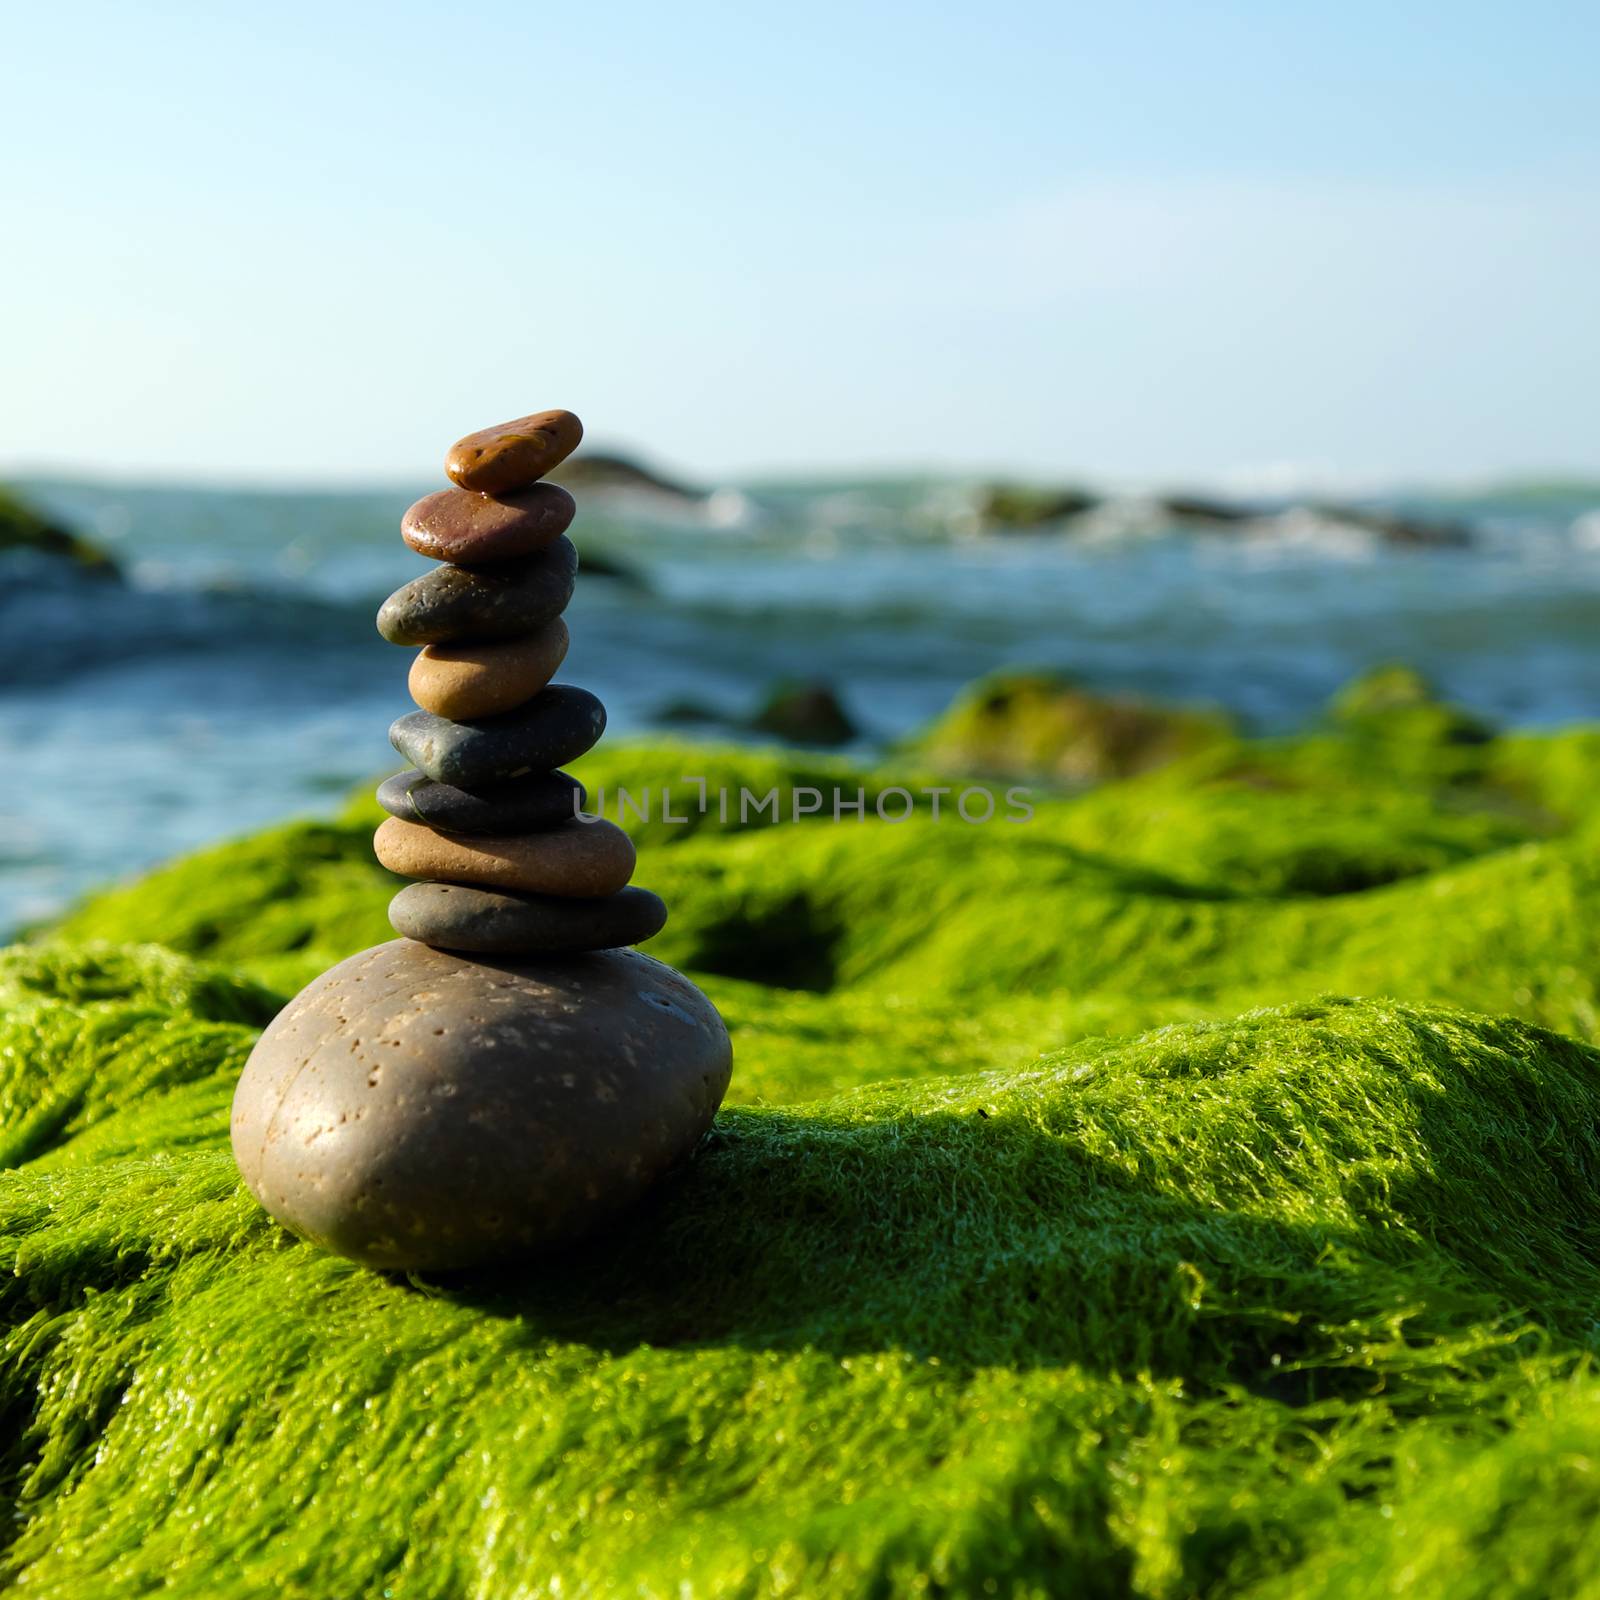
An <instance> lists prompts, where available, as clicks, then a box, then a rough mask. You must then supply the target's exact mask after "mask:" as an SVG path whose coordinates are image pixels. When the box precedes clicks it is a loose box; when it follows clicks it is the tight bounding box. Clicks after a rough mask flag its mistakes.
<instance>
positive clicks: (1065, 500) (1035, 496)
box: [977, 483, 1100, 533]
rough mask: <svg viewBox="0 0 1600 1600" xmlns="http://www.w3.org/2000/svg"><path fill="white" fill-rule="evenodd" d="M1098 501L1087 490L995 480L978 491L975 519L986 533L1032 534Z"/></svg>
mask: <svg viewBox="0 0 1600 1600" xmlns="http://www.w3.org/2000/svg"><path fill="white" fill-rule="evenodd" d="M1099 504H1100V496H1099V495H1096V494H1091V493H1089V491H1088V490H1086V489H1076V488H1065V489H1048V488H1046V489H1040V488H1033V487H1030V486H1028V485H1026V484H1016V483H995V484H989V485H988V486H987V487H985V488H984V489H982V490H980V491H979V495H978V506H977V512H978V522H979V526H980V527H982V528H983V529H984V530H985V531H986V532H989V533H1032V532H1034V531H1035V530H1037V529H1040V528H1046V527H1049V526H1050V525H1051V524H1052V523H1057V522H1064V521H1066V520H1067V519H1068V518H1070V517H1080V516H1082V515H1083V513H1084V512H1086V511H1093V510H1094V508H1095V507H1096V506H1098V505H1099Z"/></svg>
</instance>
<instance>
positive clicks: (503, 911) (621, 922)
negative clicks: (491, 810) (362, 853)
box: [389, 883, 667, 955]
mask: <svg viewBox="0 0 1600 1600" xmlns="http://www.w3.org/2000/svg"><path fill="white" fill-rule="evenodd" d="M389 923H390V926H391V927H393V929H394V931H395V932H396V933H398V934H400V935H402V936H403V937H404V938H407V939H415V940H417V941H418V942H419V943H421V944H430V945H433V946H434V947H435V948H436V949H439V950H478V951H488V952H492V953H497V954H501V955H560V954H563V953H572V952H576V951H582V950H617V949H620V948H622V947H623V946H624V945H630V944H643V943H644V941H645V940H646V939H653V938H654V937H655V936H656V935H657V934H658V933H660V932H661V930H662V929H663V928H664V927H665V926H666V924H667V907H666V902H665V901H664V900H662V899H661V897H660V896H659V895H654V894H651V892H650V891H649V890H648V889H637V888H631V887H630V888H627V889H622V890H619V891H618V892H617V893H616V894H608V895H601V896H599V897H598V898H596V899H593V900H575V899H570V898H568V897H566V896H564V895H553V894H506V893H504V892H503V891H498V890H494V889H475V888H472V887H470V886H468V885H466V884H459V883H413V884H410V885H408V886H407V887H406V888H404V889H402V890H401V891H400V892H399V894H397V895H396V896H395V897H394V899H393V900H391V901H390V902H389Z"/></svg>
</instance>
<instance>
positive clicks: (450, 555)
mask: <svg viewBox="0 0 1600 1600" xmlns="http://www.w3.org/2000/svg"><path fill="white" fill-rule="evenodd" d="M577 511H578V506H577V502H576V501H575V500H574V499H573V498H572V496H571V495H570V494H568V493H567V491H566V490H565V489H563V488H560V487H559V486H558V485H556V484H553V483H536V484H533V485H531V486H530V487H529V488H526V489H519V490H517V491H516V492H514V493H512V494H506V495H488V494H474V493H473V492H472V491H471V490H470V489H440V490H438V491H437V492H435V493H434V494H429V495H424V496H423V497H422V499H420V500H419V501H417V503H416V504H415V505H414V506H412V507H411V509H410V510H409V511H407V512H406V514H405V516H404V517H402V518H401V520H400V537H401V538H402V539H404V540H405V542H406V543H407V544H408V545H410V546H411V548H412V549H413V550H415V551H416V552H417V554H418V555H419V556H428V557H429V558H430V559H432V560H434V561H454V562H456V563H457V564H458V565H460V566H463V567H470V566H472V565H474V564H475V563H484V562H494V561H514V560H515V559H516V558H517V557H518V556H527V555H532V554H533V552H534V551H535V550H542V549H544V547H545V546H546V545H547V544H550V543H551V542H552V541H554V540H555V539H557V538H559V537H560V536H561V535H562V534H563V533H565V532H566V531H567V529H568V528H570V527H571V526H572V519H573V517H574V516H576V515H577Z"/></svg>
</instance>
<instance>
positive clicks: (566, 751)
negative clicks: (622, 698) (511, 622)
mask: <svg viewBox="0 0 1600 1600" xmlns="http://www.w3.org/2000/svg"><path fill="white" fill-rule="evenodd" d="M605 727H606V708H605V707H604V706H603V705H601V704H600V702H599V700H597V699H596V698H595V697H594V696H593V695H592V694H590V693H589V691H588V690H587V689H579V688H577V687H576V686H575V685H573V684H570V683H552V684H551V685H550V686H549V687H548V688H546V689H541V690H540V691H539V692H538V694H536V695H535V696H534V697H533V699H531V700H530V701H529V702H528V703H527V704H526V705H524V706H518V707H517V709H516V710H515V711H507V712H506V713H505V714H504V715H503V716H498V717H488V718H486V719H485V720H484V721H482V722H451V721H450V720H449V719H448V718H446V717H436V716H435V715H434V714H433V713H432V712H431V711H408V712H407V713H406V714H405V715H404V716H403V717H398V718H396V720H395V721H394V723H393V724H392V725H391V726H390V728H389V743H390V744H392V745H393V746H394V747H395V749H396V750H398V751H399V752H400V754H401V755H403V756H404V757H405V758H406V760H407V761H409V762H410V763H411V765H412V766H414V767H418V768H420V769H421V770H422V771H423V772H425V773H427V775H428V776H429V777H430V778H432V779H434V780H435V781H436V782H438V783H448V784H450V785H451V786H452V787H453V788H457V789H470V790H473V791H474V792H475V791H477V790H478V789H480V788H482V787H483V786H484V785H485V784H498V783H504V782H506V781H507V780H508V779H510V778H519V777H521V776H522V775H523V773H525V772H550V771H553V770H554V769H555V768H556V767H564V766H565V765H566V764H567V762H569V761H574V760H576V759H577V758H578V757H579V756H581V755H582V754H583V753H584V751H585V750H588V749H590V748H591V747H592V746H593V745H594V744H595V743H596V742H597V741H598V740H599V738H600V735H601V734H602V733H604V732H605Z"/></svg>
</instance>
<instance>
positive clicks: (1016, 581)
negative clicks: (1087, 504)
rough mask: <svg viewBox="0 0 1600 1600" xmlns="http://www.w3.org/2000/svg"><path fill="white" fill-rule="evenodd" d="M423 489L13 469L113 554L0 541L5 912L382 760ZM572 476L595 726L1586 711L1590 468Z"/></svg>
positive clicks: (271, 810)
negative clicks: (1006, 531)
mask: <svg viewBox="0 0 1600 1600" xmlns="http://www.w3.org/2000/svg"><path fill="white" fill-rule="evenodd" d="M425 487H426V486H418V488H416V489H414V490H409V489H404V488H402V489H398V490H395V491H393V492H362V493H338V494H335V493H264V492H246V491H239V490H221V489H168V488H149V487H138V488H131V487H126V486H115V485H104V484H83V483H37V484H31V485H24V489H25V490H26V492H27V493H28V494H29V495H30V497H31V498H33V499H34V500H35V501H37V502H39V503H41V504H44V505H46V506H48V507H50V508H51V509H53V510H54V511H56V512H57V513H58V514H59V515H61V516H62V517H63V518H66V519H68V520H70V521H71V522H72V523H73V525H74V526H76V527H78V528H80V529H81V530H82V531H83V532H85V533H86V534H88V535H89V536H90V537H91V538H93V539H95V540H96V541H97V542H99V543H101V544H102V545H104V546H105V547H106V548H107V549H108V550H110V551H111V553H112V554H113V555H114V556H115V557H116V558H117V560H118V561H119V562H120V563H121V564H122V566H123V569H124V571H125V573H126V576H127V582H126V583H125V584H116V583H107V582H103V581H94V580H90V579H85V578H81V577H78V576H76V575H74V574H71V573H68V572H65V571H63V570H62V568H61V565H60V564H59V563H56V562H52V561H48V560H41V559H38V558H27V557H22V556H11V557H0V579H3V580H4V581H3V582H0V756H3V759H4V762H5V768H6V775H7V780H8V781H7V782H6V784H5V786H4V794H5V806H4V811H5V815H4V818H3V821H4V824H5V826H4V829H3V831H0V932H4V931H5V930H6V929H14V928H16V927H18V926H20V925H25V924H27V923H29V922H31V921H34V920H37V919H40V918H44V917H47V916H49V915H50V914H52V913H53V912H55V911H58V910H59V909H61V908H62V907H63V906H64V905H66V904H68V903H70V901H71V899H72V898H73V897H74V896H75V895H78V894H80V893H82V892H83V891H84V890H86V889H87V888H89V887H90V886H92V885H96V884H99V883H102V882H105V881H108V880H114V879H117V878H122V877H126V876H128V875H129V874H130V873H133V872H136V871H138V870H139V869H141V868H143V867H146V866H148V865H150V864H152V863H154V862H157V861H160V860H162V859H163V858H165V857H167V856H170V855H172V854H174V853H176V852H178V851H181V850H184V849H189V848H192V847H194V846H197V845H200V844H202V843H205V842H207V841H209V840H213V839H217V838H220V837H224V836H227V835H232V834H238V833H242V832H245V831H248V830H249V829H252V828H255V827H258V826H260V825H262V824H265V823H268V822H272V821H275V820H278V819H280V818H283V817H286V816H289V815H292V814H297V813H298V814H317V813H322V814H326V813H328V812H330V811H331V810H333V809H334V808H335V807H336V806H337V805H338V804H339V802H340V801H341V799H342V798H343V797H344V796H345V795H346V794H347V793H348V792H349V791H350V790H351V789H352V788H353V787H355V786H357V785H359V784H361V783H362V782H363V781H366V780H369V779H373V778H375V777H377V776H379V775H381V774H383V773H384V772H385V771H392V770H395V768H396V767H397V766H398V765H399V764H400V763H399V762H398V761H397V760H396V758H395V756H394V754H393V752H392V751H391V750H390V748H389V746H388V743H387V739H386V730H387V728H388V725H389V723H390V721H391V720H392V719H393V718H394V717H395V716H397V715H399V714H400V713H401V712H403V711H405V710H406V709H408V707H409V704H410V702H409V700H408V699H407V696H406V692H405V677H406V668H407V664H408V659H409V652H403V651H399V650H396V649H395V648H394V647H393V646H390V645H387V644H385V643H384V642H383V640H381V639H380V638H379V637H378V635H377V633H376V632H375V630H374V628H373V621H372V619H373V613H374V612H375V610H376V608H377V606H378V604H379V602H380V601H381V600H382V599H383V597H384V596H385V595H386V594H387V593H388V592H389V591H390V590H392V589H393V588H395V587H396V586H398V585H399V584H401V583H403V582H405V581H406V580H408V579H409V578H412V577H414V576H416V575H417V574H418V573H420V572H422V571H424V570H426V568H427V566H428V565H429V564H428V563H427V562H425V561H423V560H422V559H421V558H419V557H417V556H414V555H412V554H411V553H410V552H409V551H407V550H406V549H405V547H404V546H403V545H402V544H401V543H400V540H399V536H398V533H397V527H398V522H399V518H400V514H401V512H402V511H403V510H404V509H405V507H406V505H407V504H408V503H409V502H410V500H411V499H413V498H414V497H415V494H416V493H420V492H422V491H423V489H424V488H425ZM1391 503H1394V502H1391ZM583 504H584V512H583V514H582V515H581V516H580V518H579V522H578V524H577V526H576V528H575V529H574V535H573V536H574V538H575V540H576V542H577V543H578V545H579V548H580V550H581V551H585V552H587V553H589V555H590V556H591V557H592V558H596V559H599V558H604V559H605V560H606V561H608V562H610V563H612V564H615V565H620V566H622V567H624V568H626V569H628V572H629V574H630V576H629V577H626V578H623V579H617V578H602V577H598V576H595V577H591V578H589V579H587V580H586V579H584V578H583V577H581V576H580V580H579V584H578V593H577V596H576V598H575V599H574V601H573V603H572V607H571V609H570V611H569V613H568V621H569V623H570V625H571V629H572V639H573V643H572V649H571V653H570V655H569V656H568V659H567V663H566V665H565V666H564V668H563V670H562V672H561V674H560V676H561V678H562V679H563V680H564V681H568V682H573V683H579V684H582V685H584V686H585V687H587V688H590V689H592V690H594V691H595V692H596V693H597V694H599V695H600V697H601V698H602V699H603V700H604V701H605V703H606V705H607V707H608V709H609V712H610V725H611V729H612V730H613V731H614V732H620V733H628V732H635V731H638V730H642V729H649V728H651V727H653V726H658V725H660V724H661V723H662V721H663V718H664V717H667V716H669V715H670V713H672V712H673V711H674V709H681V707H682V706H684V705H685V704H688V705H692V706H694V707H697V708H698V709H699V710H700V711H701V712H703V713H705V714H706V715H707V716H709V717H711V718H720V719H721V722H720V725H719V723H717V722H715V721H712V722H708V723H706V724H705V726H706V727H707V728H708V729H709V730H710V731H713V732H721V733H724V734H732V735H734V736H737V724H738V722H739V721H740V719H742V718H745V717H747V716H748V715H749V714H750V713H751V712H752V711H753V710H754V709H755V707H756V705H757V704H758V703H759V701H760V699H761V697H762V695H763V693H764V692H765V690H766V689H767V688H768V687H769V686H770V685H771V684H773V683H774V682H776V681H778V680H781V679H807V680H819V679H820V680H823V681H826V682H828V683H830V684H832V685H833V686H834V688H835V689H836V691H837V692H838V693H839V695H840V696H841V698H842V699H843V701H844V703H845V705H846V707H847V709H848V710H849V711H850V713H851V715H852V716H853V717H854V719H855V720H856V722H857V723H858V725H859V726H860V728H861V729H862V738H861V741H860V749H861V751H862V753H863V754H869V753H870V752H871V751H872V750H873V749H875V748H879V747H881V746H883V745H885V744H887V743H888V742H890V741H892V740H894V739H896V738H898V737H900V736H902V735H904V734H906V733H908V732H909V731H911V730H913V729H914V728H916V727H917V726H918V725H919V724H921V723H923V722H925V721H926V720H927V719H929V718H931V717H933V716H935V715H937V714H938V712H939V711H941V710H942V709H943V708H944V707H945V706H946V705H947V704H948V703H949V701H950V700H951V698H952V697H953V696H954V695H955V693H956V692H957V691H958V690H959V689H960V688H961V686H962V685H964V684H966V683H968V682H969V681H971V680H972V679H973V678H975V677H977V676H979V675H980V674H982V673H985V672H989V671H993V670H995V669H998V668H1002V667H1009V666H1036V667H1045V668H1051V669H1055V670H1057V671H1060V672H1062V673H1065V674H1067V675H1069V676H1070V677H1072V678H1073V679H1075V680H1077V681H1078V682H1080V683H1082V684H1084V685H1086V686H1088V687H1091V688H1094V689H1102V690H1113V691H1126V692H1134V693H1140V694H1145V695H1151V696H1156V697H1159V698H1163V699H1169V700H1182V701H1202V702H1210V703H1213V704H1217V705H1221V706H1224V707H1226V708H1228V709H1229V710H1231V711H1232V712H1234V713H1235V714H1236V715H1237V716H1238V717H1239V718H1240V719H1241V720H1242V721H1243V722H1244V724H1245V725H1246V726H1247V727H1250V728H1252V729H1256V730H1278V729H1285V728H1289V727H1294V726H1297V725H1300V724H1303V723H1305V722H1306V721H1307V720H1308V719H1310V718H1313V717H1315V716H1316V715H1317V714H1318V713H1319V711H1320V708H1321V707H1322V706H1323V704H1324V703H1325V701H1326V699H1327V697H1328V696H1329V695H1330V694H1331V693H1332V692H1333V691H1334V690H1335V689H1337V688H1338V687H1339V685H1340V684H1341V683H1343V682H1345V681H1347V680H1348V679H1349V678H1351V677H1352V676H1354V675H1355V674H1356V673H1358V672H1361V671H1363V670H1364V669H1366V668H1368V667H1371V666H1374V665H1377V664H1380V663H1383V662H1389V661H1405V662H1409V663H1411V664H1413V665H1415V666H1417V667H1419V668H1420V669H1422V670H1423V671H1424V672H1425V673H1427V674H1428V675H1429V676H1430V677H1431V678H1433V679H1434V681H1435V682H1436V683H1437V685H1438V687H1439V688H1440V690H1441V691H1442V692H1443V693H1444V694H1445V695H1447V696H1448V697H1450V698H1451V699H1453V700H1456V701H1458V702H1460V703H1462V704H1464V705H1466V706H1469V707H1471V708H1472V709H1474V710H1476V711H1478V712H1481V713H1483V714H1486V715H1487V716H1489V717H1491V718H1493V719H1496V720H1498V721H1500V722H1502V723H1504V724H1507V725H1517V726H1548V725H1553V724H1560V723H1566V722H1571V721H1578V720H1583V719H1587V718H1593V717H1597V716H1600V649H1597V647H1596V642H1595V641H1596V637H1597V626H1600V516H1597V514H1596V512H1595V510H1594V509H1593V505H1594V503H1593V502H1592V501H1588V500H1586V499H1585V497H1584V496H1583V495H1582V494H1581V493H1576V492H1575V493H1573V494H1570V495H1562V494H1551V495H1542V496H1529V497H1487V498H1480V499H1462V498H1460V497H1452V498H1450V499H1449V500H1448V501H1443V500H1429V499H1428V498H1427V497H1418V496H1412V497H1409V498H1408V499H1406V500H1405V501H1404V505H1403V508H1404V509H1406V510H1408V511H1411V512H1414V513H1418V514H1423V515H1434V516H1441V517H1449V518H1452V519H1456V520H1460V521H1464V522H1466V523H1468V524H1469V525H1470V526H1471V527H1472V529H1473V531H1474V542H1473V544H1472V545H1471V547H1469V548H1467V549H1460V550H1457V549H1412V548H1400V547H1395V546H1392V545H1389V544H1387V543H1385V542H1383V541H1382V540H1381V539H1379V538H1377V537H1375V536H1373V535H1371V534H1368V533H1364V532H1362V531H1361V530H1359V529H1357V528H1353V527H1350V526H1346V525H1343V524H1340V523H1338V522H1336V521H1330V520H1328V519H1327V518H1323V517H1318V516H1309V515H1306V514H1302V513H1291V514H1287V515H1277V516H1272V517H1269V518H1266V519H1265V520H1263V521H1262V522H1260V523H1259V524H1253V525H1252V526H1251V529H1250V531H1248V532H1240V531H1239V530H1238V529H1236V528H1235V529H1229V530H1225V531H1219V532H1210V533H1207V532H1201V531H1196V530H1195V529H1194V528H1189V529H1182V528H1179V527H1176V526H1173V525H1171V524H1170V523H1167V522H1163V520H1162V519H1161V518H1160V516H1159V515H1151V514H1148V513H1146V514H1144V515H1142V516H1139V515H1135V516H1131V517H1124V518H1121V519H1120V520H1119V519H1117V518H1112V519H1110V520H1109V521H1106V520H1104V519H1102V520H1101V521H1100V522H1099V523H1097V524H1091V526H1090V527H1089V528H1087V529H1084V528H1082V527H1080V528H1079V529H1078V530H1077V531H1075V532H1071V533H1061V532H1055V533H1045V534H1027V535H1006V536H996V535H984V536H977V535H975V534H974V532H973V517H972V505H973V500H972V496H971V494H970V492H968V491H967V490H965V489H963V487H962V486H961V485H959V484H950V483H943V482H936V481H932V480H918V481H898V482H894V483H877V484H849V483H827V484H820V483H819V484H800V485H781V486H774V485H766V486H754V487H747V488H739V489H728V490H724V491H721V492H719V493H718V494H717V495H715V496H712V497H711V498H710V499H709V500H706V501H693V502H691V501H668V500H664V499H661V498H659V497H658V498H650V497H640V496H633V497H623V498H617V497H611V498H606V497H603V496H592V497H585V499H584V502H583Z"/></svg>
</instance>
